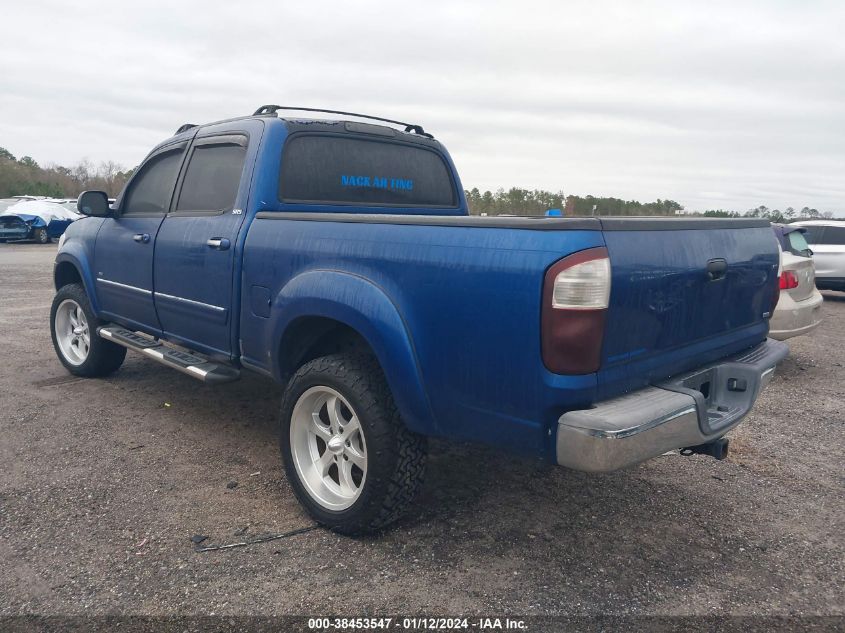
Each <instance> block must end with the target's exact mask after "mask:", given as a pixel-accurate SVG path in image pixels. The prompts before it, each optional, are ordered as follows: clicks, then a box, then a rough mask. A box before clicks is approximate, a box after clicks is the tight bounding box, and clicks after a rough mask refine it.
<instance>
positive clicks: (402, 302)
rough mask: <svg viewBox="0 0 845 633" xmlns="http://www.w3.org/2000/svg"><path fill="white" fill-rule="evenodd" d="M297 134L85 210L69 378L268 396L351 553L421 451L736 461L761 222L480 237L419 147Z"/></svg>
mask: <svg viewBox="0 0 845 633" xmlns="http://www.w3.org/2000/svg"><path fill="white" fill-rule="evenodd" d="M286 109H292V108H282V107H281V106H263V107H262V108H260V109H259V110H258V111H257V112H256V113H255V114H253V115H252V116H247V117H241V118H237V119H230V120H227V121H219V122H217V123H211V124H208V125H202V126H196V125H187V124H186V125H183V126H182V127H180V128H179V129H178V130H177V132H176V134H175V135H174V136H173V137H172V138H170V139H167V140H166V141H164V142H163V143H161V144H160V145H159V146H158V147H156V148H155V149H154V150H153V151H152V152H151V153H150V154H149V156H148V157H147V158H146V159H145V160H144V162H143V164H142V165H141V166H140V167H139V168H138V169H137V170H136V171H135V173H134V175H133V176H132V179H131V180H130V181H129V183H128V184H127V185H126V188H125V189H124V191H123V192H122V193H121V194H120V196H119V197H118V199H117V202H116V203H115V204H114V205H113V206H112V205H109V204H108V201H107V199H106V194H105V193H104V192H97V191H88V192H85V193H83V194H82V195H81V196H80V197H79V204H78V208H79V210H80V212H82V213H85V214H86V215H89V216H91V217H88V218H85V219H83V220H81V221H79V222H76V223H74V224H73V225H71V227H70V229H69V230H68V232H67V233H66V234H65V239H64V241H63V243H62V244H61V246H60V248H59V251H58V253H57V257H56V267H55V271H54V283H55V288H56V295H55V298H54V300H53V306H52V310H51V314H50V321H51V329H52V337H53V345H54V347H55V349H56V353H57V355H58V357H59V359H60V360H61V362H62V363H63V364H64V366H65V367H66V368H67V369H68V371H70V372H71V373H73V374H75V375H78V376H86V377H96V376H104V375H106V374H109V373H111V372H114V371H116V370H117V369H118V368H119V367H120V365H121V363H122V362H123V359H124V356H125V354H126V350H127V349H131V350H132V351H134V352H137V353H140V354H143V355H144V356H146V357H147V358H149V359H151V360H153V361H156V362H159V363H162V364H164V365H166V366H168V367H170V368H173V369H176V370H178V371H181V372H183V373H185V374H187V375H189V376H192V377H194V378H197V379H199V380H202V381H204V382H206V383H207V384H209V385H214V384H217V383H222V382H228V381H231V380H236V379H238V378H239V377H240V375H241V372H242V371H253V372H258V373H260V374H264V375H266V376H269V377H272V378H273V379H275V380H276V381H277V383H279V388H280V390H282V391H283V395H282V406H281V416H280V421H279V427H278V428H279V440H280V448H281V452H282V456H283V458H284V464H285V471H286V474H287V476H288V479H289V480H290V482H291V485H292V487H293V490H294V491H295V493H296V495H297V496H298V498H299V499H300V501H301V502H302V504H303V506H305V508H306V509H307V510H308V511H309V512H310V513H311V515H312V516H313V517H314V518H315V519H316V520H317V521H319V522H321V523H322V524H324V525H327V526H329V527H331V528H334V529H337V530H340V531H343V532H346V533H359V532H368V531H373V530H378V529H380V528H382V527H384V526H385V525H387V524H389V523H390V522H392V521H393V520H395V519H396V518H397V517H398V516H399V515H400V514H401V512H402V511H403V509H404V508H405V507H407V505H408V504H409V503H410V501H411V499H412V498H413V496H414V493H415V492H416V490H417V489H418V487H419V485H420V481H421V478H422V475H423V471H424V467H425V455H426V441H425V438H426V436H440V437H445V438H449V439H453V440H464V441H465V440H474V441H479V442H486V443H489V444H492V445H495V446H499V447H501V448H503V449H507V450H512V451H516V452H521V453H524V454H529V455H534V456H536V457H540V458H543V459H545V460H547V461H548V462H550V463H557V464H560V465H562V466H566V467H568V468H573V469H576V470H582V471H590V472H599V471H611V470H616V469H619V468H624V467H627V466H630V465H632V464H636V463H639V462H642V461H644V460H646V459H649V458H652V457H656V456H658V455H661V454H662V453H665V452H666V451H669V450H673V449H684V452H685V454H692V453H701V454H705V455H710V456H713V457H716V458H717V459H723V458H724V457H725V455H726V454H727V447H728V441H727V439H726V438H725V437H724V435H725V434H726V433H727V432H728V431H730V430H731V429H733V428H734V427H735V426H736V425H737V424H739V423H740V421H741V420H742V419H743V417H744V416H745V415H746V414H747V413H748V412H749V411H750V409H751V407H752V406H753V404H754V402H755V400H756V399H757V396H758V394H759V393H760V390H761V389H762V388H763V387H764V386H765V385H766V383H767V382H768V381H769V379H770V378H771V377H772V375H773V373H774V370H775V366H776V365H777V364H778V362H779V361H780V360H781V359H783V358H784V356H785V355H786V354H787V352H788V349H787V347H786V345H784V344H783V343H779V342H777V341H774V340H771V339H768V338H767V337H766V334H767V332H768V330H769V318H770V317H771V312H772V309H773V306H774V302H775V301H776V300H777V298H778V295H779V291H778V280H777V270H778V248H777V245H776V244H775V242H774V240H773V239H772V233H771V230H772V229H771V226H770V224H769V222H768V221H765V220H760V219H752V218H743V219H723V218H677V217H673V218H660V219H656V218H630V217H628V218H608V217H602V218H575V217H572V218H560V217H501V216H500V217H479V216H470V215H468V210H467V202H466V198H465V196H464V193H463V187H462V186H461V181H460V179H459V177H458V174H457V172H456V170H455V167H454V165H453V163H452V161H451V159H450V158H449V154H448V152H447V151H446V149H445V147H444V146H443V145H441V143H440V142H439V141H437V140H436V139H435V138H434V137H433V136H432V135H431V134H428V133H426V132H425V131H424V130H423V128H422V127H420V126H418V125H413V124H406V123H402V124H399V125H400V127H399V128H396V127H390V126H385V125H373V124H372V123H361V122H359V121H325V120H314V119H307V120H301V119H299V118H295V119H287V118H282V117H280V116H279V114H278V112H279V111H280V110H286ZM293 109H295V108H293ZM328 112H331V113H333V114H345V113H338V112H333V111H328ZM351 116H354V117H356V118H361V117H363V115H351ZM363 118H367V119H370V120H372V119H373V117H363ZM377 120H378V121H379V122H383V123H390V124H393V125H395V124H397V122H396V121H389V120H385V119H377ZM139 397H143V396H142V395H141V394H139ZM221 413H222V414H223V415H237V412H236V411H228V412H227V411H223V412H221ZM592 485H600V484H599V483H594V484H592Z"/></svg>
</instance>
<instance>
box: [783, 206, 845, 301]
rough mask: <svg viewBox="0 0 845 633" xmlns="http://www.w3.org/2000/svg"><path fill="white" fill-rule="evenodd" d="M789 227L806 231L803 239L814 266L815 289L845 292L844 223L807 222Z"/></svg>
mask: <svg viewBox="0 0 845 633" xmlns="http://www.w3.org/2000/svg"><path fill="white" fill-rule="evenodd" d="M791 226H801V227H803V228H805V229H806V232H805V233H804V237H805V239H806V240H807V243H808V244H809V246H810V248H811V249H812V251H813V261H814V262H815V266H816V287H817V288H819V289H820V290H840V291H843V292H845V222H836V221H835V220H807V221H805V222H795V223H794V224H793V225H791Z"/></svg>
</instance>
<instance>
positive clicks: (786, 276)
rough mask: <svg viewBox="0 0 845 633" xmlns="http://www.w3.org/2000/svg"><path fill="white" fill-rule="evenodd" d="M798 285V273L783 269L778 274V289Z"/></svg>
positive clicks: (790, 288)
mask: <svg viewBox="0 0 845 633" xmlns="http://www.w3.org/2000/svg"><path fill="white" fill-rule="evenodd" d="M797 287H798V275H796V274H795V273H794V272H792V271H791V270H784V271H783V272H782V273H781V274H780V289H781V290H792V289H793V288H797Z"/></svg>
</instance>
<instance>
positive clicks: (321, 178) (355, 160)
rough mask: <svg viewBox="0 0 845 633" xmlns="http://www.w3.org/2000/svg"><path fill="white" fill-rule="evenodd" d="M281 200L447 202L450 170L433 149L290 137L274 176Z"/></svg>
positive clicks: (452, 202) (442, 204) (364, 203)
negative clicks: (277, 173) (276, 176)
mask: <svg viewBox="0 0 845 633" xmlns="http://www.w3.org/2000/svg"><path fill="white" fill-rule="evenodd" d="M279 198H280V199H281V200H284V201H285V202H321V203H326V204H357V205H362V206H395V207H405V206H425V207H453V206H455V204H456V199H455V192H454V186H453V184H452V176H451V173H450V171H449V169H448V167H447V166H446V163H445V161H444V160H443V158H442V157H441V156H440V155H439V154H438V153H436V152H434V151H431V150H428V149H425V148H422V147H417V146H412V145H404V144H400V143H390V142H385V141H370V140H365V139H359V138H350V137H341V136H328V135H326V136H316V135H313V136H311V135H310V136H294V137H293V138H291V139H290V140H289V141H288V142H287V144H286V145H285V150H284V154H283V156H282V171H281V174H280V176H279Z"/></svg>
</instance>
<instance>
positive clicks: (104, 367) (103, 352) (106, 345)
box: [50, 284, 126, 378]
mask: <svg viewBox="0 0 845 633" xmlns="http://www.w3.org/2000/svg"><path fill="white" fill-rule="evenodd" d="M100 325H104V323H103V322H102V321H100V320H99V319H97V317H96V316H95V315H94V311H93V310H92V309H91V303H90V302H89V301H88V295H86V294H85V289H84V288H83V287H82V285H81V284H70V285H68V286H62V287H61V288H60V289H59V291H58V292H57V293H56V296H55V297H53V307H52V308H51V309H50V333H51V334H52V337H53V347H54V348H55V349H56V355H57V356H58V357H59V360H60V361H62V365H64V366H65V368H66V369H67V370H68V371H69V372H70V373H72V374H74V375H76V376H85V377H86V378H91V377H95V376H106V375H108V374H111V373H113V372H115V371H117V369H118V368H119V367H120V365H121V364H122V363H123V359H124V358H125V357H126V348H125V347H122V346H120V345H116V344H115V343H112V342H111V341H106V340H104V339H102V338H100V336H98V335H97V328H98V327H99V326H100Z"/></svg>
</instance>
